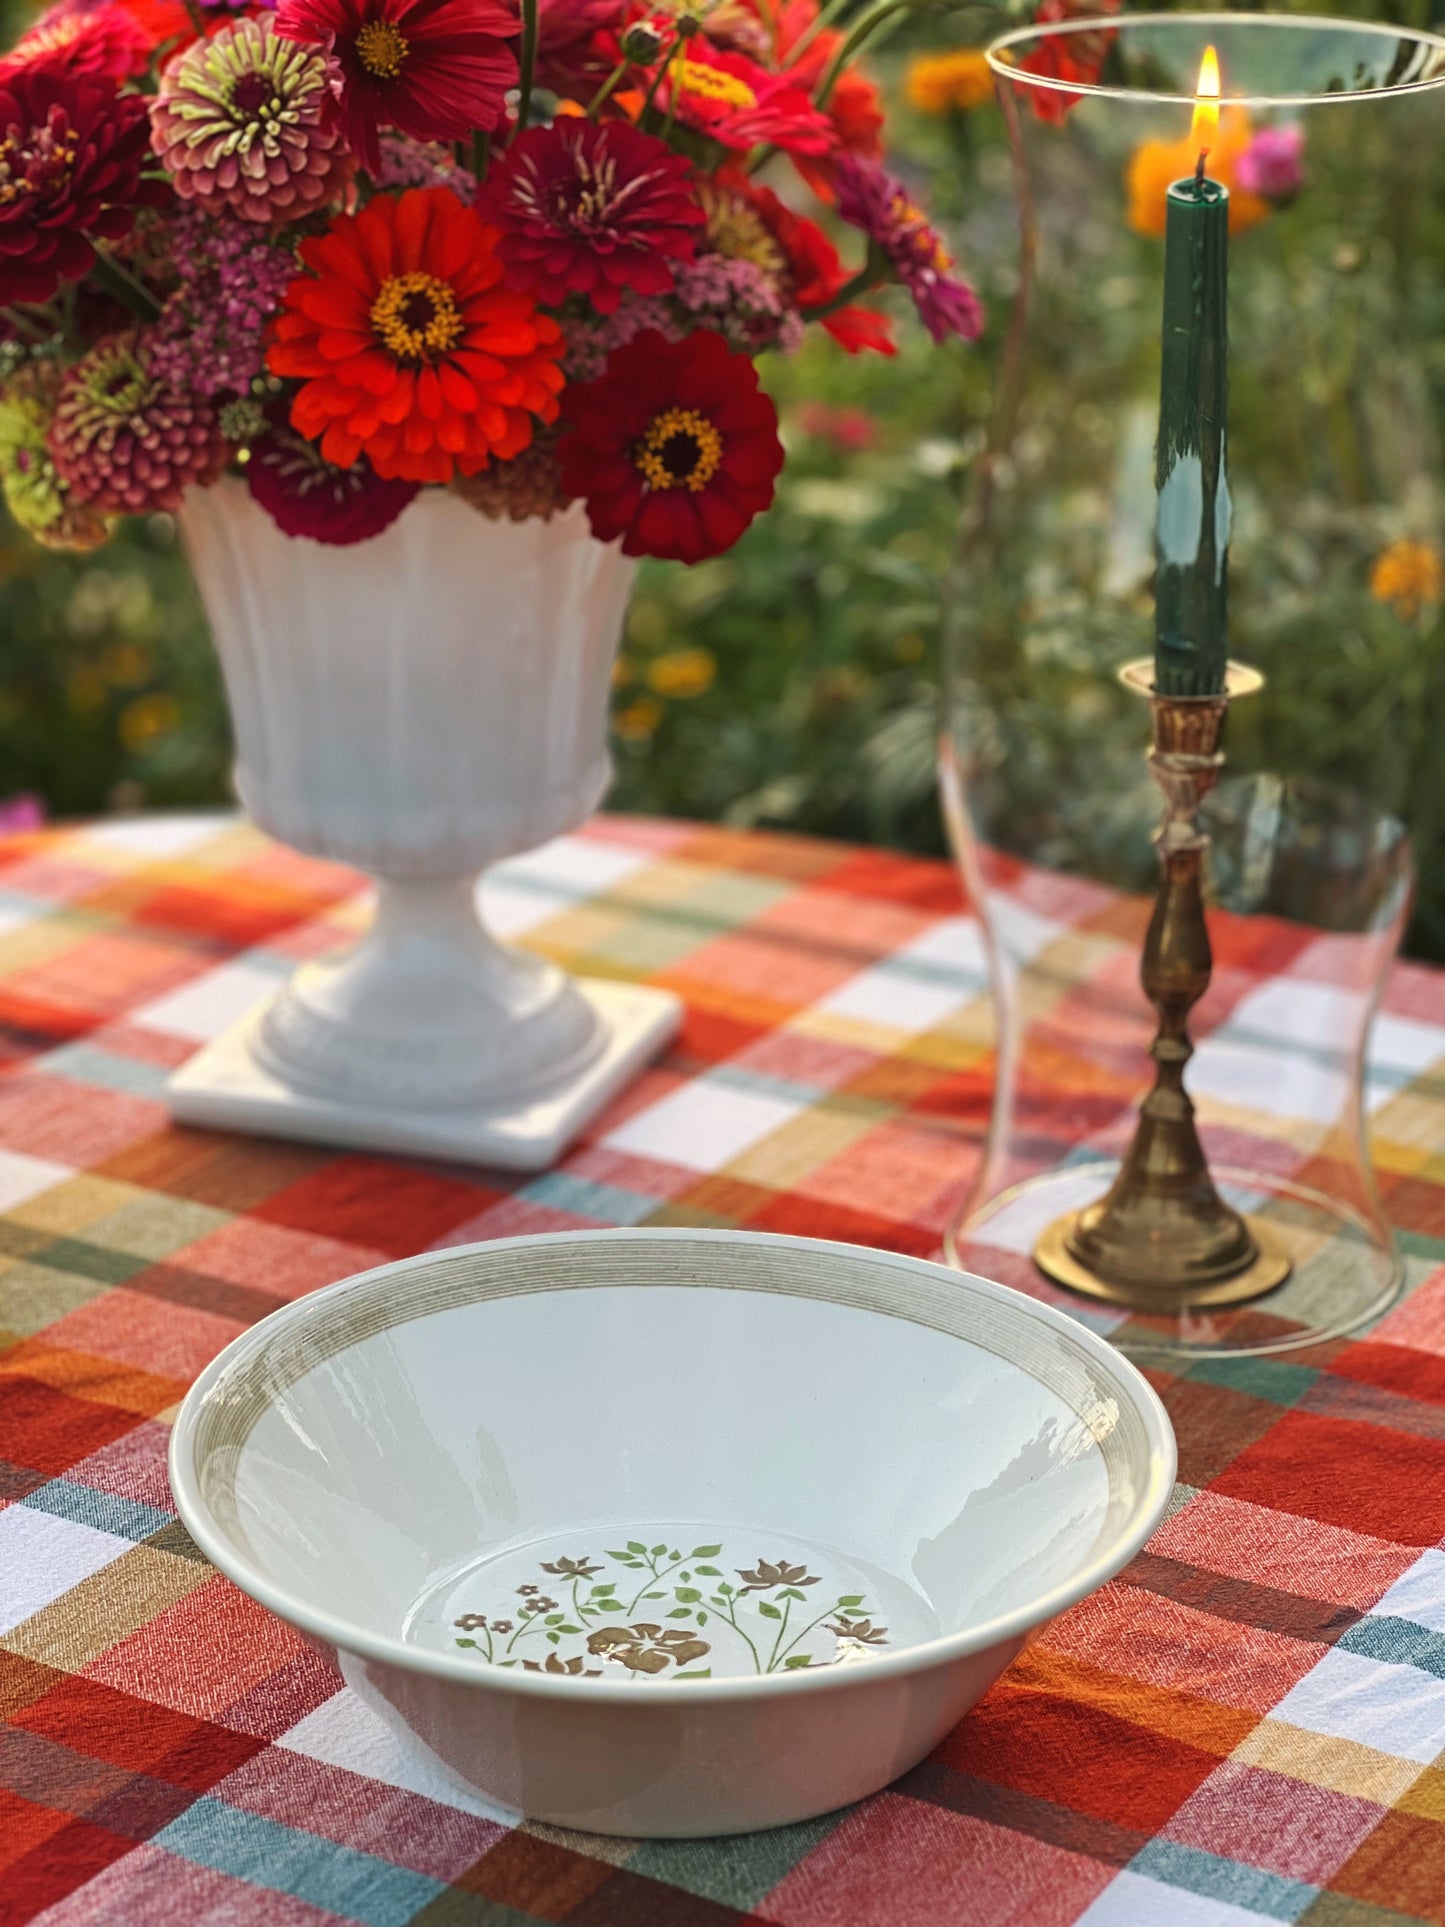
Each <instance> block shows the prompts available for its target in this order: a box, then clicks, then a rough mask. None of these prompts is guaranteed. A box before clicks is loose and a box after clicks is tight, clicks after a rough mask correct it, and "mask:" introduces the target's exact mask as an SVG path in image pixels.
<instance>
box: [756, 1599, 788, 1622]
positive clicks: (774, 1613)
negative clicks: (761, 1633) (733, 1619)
mask: <svg viewBox="0 0 1445 1927" xmlns="http://www.w3.org/2000/svg"><path fill="white" fill-rule="evenodd" d="M758 1611H759V1612H760V1613H761V1614H762V1616H763V1618H764V1619H781V1618H782V1616H783V1615H782V1614H781V1613H780V1612H779V1611H778V1609H777V1607H776V1606H775V1605H773V1603H772V1602H771V1600H767V1599H760V1600H759V1601H758Z"/></svg>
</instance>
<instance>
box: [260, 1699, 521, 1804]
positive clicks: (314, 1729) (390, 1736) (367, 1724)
mask: <svg viewBox="0 0 1445 1927" xmlns="http://www.w3.org/2000/svg"><path fill="white" fill-rule="evenodd" d="M276 1745H277V1746H284V1747H285V1748H286V1749H287V1751H288V1752H291V1753H301V1754H304V1756H305V1757H306V1758H307V1759H308V1760H318V1761H320V1763H321V1764H322V1765H323V1766H340V1767H345V1769H346V1771H347V1772H348V1773H360V1774H362V1775H364V1776H365V1778H367V1779H368V1780H380V1781H381V1783H382V1785H383V1786H393V1787H401V1788H402V1789H404V1791H406V1792H407V1793H419V1794H420V1795H421V1796H422V1798H423V1799H424V1800H435V1801H436V1802H437V1803H438V1804H439V1805H440V1806H444V1807H458V1808H460V1810H461V1811H462V1812H463V1813H475V1814H478V1815H480V1817H481V1818H482V1819H484V1820H495V1821H496V1822H497V1823H498V1825H499V1826H504V1827H514V1826H515V1825H516V1824H517V1816H516V1814H514V1813H508V1812H506V1811H505V1809H504V1808H502V1807H494V1806H493V1805H492V1803H491V1801H490V1800H483V1799H482V1798H480V1796H479V1795H477V1794H475V1793H469V1792H467V1791H466V1790H465V1788H463V1787H459V1786H457V1785H456V1784H455V1783H454V1782H453V1781H452V1780H451V1779H450V1778H449V1777H448V1775H447V1773H446V1771H445V1769H444V1768H443V1767H442V1766H441V1764H440V1762H437V1763H433V1761H432V1759H431V1758H430V1756H428V1755H427V1753H426V1751H425V1749H424V1748H423V1746H422V1744H421V1742H420V1741H419V1740H412V1741H410V1742H405V1741H403V1740H401V1739H399V1738H398V1737H397V1735H396V1734H395V1733H393V1732H392V1730H391V1728H390V1727H389V1726H388V1725H387V1724H386V1723H385V1721H384V1720H382V1719H381V1718H380V1717H379V1716H378V1715H377V1714H375V1713H373V1712H372V1710H371V1708H370V1707H369V1706H366V1705H364V1704H363V1703H362V1701H361V1700H359V1699H358V1698H357V1696H356V1694H355V1693H353V1692H352V1691H351V1690H350V1688H349V1687H348V1688H344V1689H343V1690H342V1691H341V1692H339V1693H336V1694H334V1695H333V1697H332V1698H331V1699H329V1700H325V1701H323V1703H322V1704H321V1705H320V1706H318V1707H317V1708H316V1710H315V1712H314V1713H308V1714H307V1715H306V1718H305V1719H304V1720H300V1721H298V1723H297V1724H296V1725H295V1726H293V1727H292V1728H291V1730H290V1731H289V1732H288V1733H283V1734H282V1735H281V1737H280V1739H279V1740H277V1741H276Z"/></svg>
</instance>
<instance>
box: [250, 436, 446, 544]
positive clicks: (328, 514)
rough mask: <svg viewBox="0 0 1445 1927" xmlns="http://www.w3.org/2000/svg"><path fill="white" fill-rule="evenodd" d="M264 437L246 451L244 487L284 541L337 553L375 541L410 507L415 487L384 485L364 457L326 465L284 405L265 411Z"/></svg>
mask: <svg viewBox="0 0 1445 1927" xmlns="http://www.w3.org/2000/svg"><path fill="white" fill-rule="evenodd" d="M270 419H271V427H270V430H269V432H268V433H267V434H266V435H265V436H263V437H262V439H261V440H260V441H258V442H257V443H256V444H255V446H254V447H253V448H252V450H251V459H250V461H249V462H247V464H246V481H247V484H248V486H249V487H250V490H251V493H252V495H254V496H255V498H256V500H257V501H258V502H259V503H260V504H261V506H262V508H263V509H265V511H266V513H267V514H268V515H269V516H270V517H271V519H272V520H273V521H274V522H275V524H276V526H277V527H278V528H279V529H280V530H281V532H282V533H283V534H284V535H304V536H307V537H309V539H310V540H311V541H313V542H325V543H327V544H328V545H329V546H330V547H332V548H341V547H345V546H347V545H349V544H350V543H352V542H365V541H367V540H368V539H369V538H370V537H371V536H373V535H380V534H381V532H382V530H383V529H386V528H390V527H391V524H392V523H393V522H394V521H395V520H396V518H397V516H398V515H400V514H401V512H402V510H403V509H404V508H405V507H406V506H407V504H408V503H409V502H411V501H412V500H413V499H414V498H415V496H416V495H417V493H418V492H419V490H420V488H421V484H420V482H403V481H383V480H382V478H381V476H379V475H378V474H377V472H376V470H375V469H374V468H373V467H372V466H371V463H370V462H369V461H367V459H366V457H365V456H364V455H358V456H357V458H356V460H355V461H354V462H353V463H352V464H351V466H350V468H337V467H336V466H335V465H334V464H333V463H331V462H328V461H327V459H326V457H325V456H324V455H323V454H322V453H321V450H320V449H319V448H318V447H317V446H316V444H315V443H314V442H308V441H307V439H306V437H305V436H304V435H298V434H297V433H296V430H295V429H294V428H292V427H291V425H290V423H289V422H288V420H287V404H286V403H284V402H282V403H278V404H277V406H276V407H275V408H274V409H272V410H271V411H270Z"/></svg>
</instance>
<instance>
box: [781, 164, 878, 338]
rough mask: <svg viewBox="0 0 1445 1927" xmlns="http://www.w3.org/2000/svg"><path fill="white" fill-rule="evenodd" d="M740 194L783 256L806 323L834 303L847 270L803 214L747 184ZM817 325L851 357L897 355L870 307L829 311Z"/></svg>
mask: <svg viewBox="0 0 1445 1927" xmlns="http://www.w3.org/2000/svg"><path fill="white" fill-rule="evenodd" d="M745 191H746V193H747V195H748V197H749V199H750V200H751V202H752V204H753V206H754V207H755V208H756V209H757V211H758V214H759V215H760V217H761V218H762V219H763V221H765V222H766V223H767V226H768V229H769V231H770V232H771V233H772V234H773V236H774V237H775V238H776V240H777V243H778V245H779V247H781V248H782V250H783V252H784V254H785V255H786V256H787V257H788V269H789V273H790V276H791V279H792V298H793V303H794V306H795V307H796V308H797V309H798V312H799V313H800V314H801V315H802V317H803V319H804V320H805V321H807V320H809V319H811V316H812V313H813V311H814V310H815V309H818V308H826V307H827V306H828V303H829V302H830V301H834V300H836V299H837V297H838V295H839V294H840V293H841V291H842V289H843V288H844V287H845V286H846V285H847V283H848V281H849V280H850V278H851V277H850V275H849V273H848V270H847V269H846V268H845V267H844V266H843V263H842V261H841V259H840V258H839V255H838V250H837V249H836V248H835V247H834V246H833V243H832V242H831V241H830V240H829V239H828V237H827V235H826V234H825V233H824V232H823V230H822V229H821V228H820V227H819V226H818V224H817V223H816V222H815V221H810V220H809V219H808V217H807V216H806V215H805V214H795V213H794V212H793V210H792V209H791V208H790V207H789V206H788V205H787V203H786V202H785V201H780V200H779V199H778V197H777V195H776V194H774V192H773V190H772V189H771V188H770V187H762V186H760V185H759V184H758V183H756V182H753V181H749V182H747V183H746V188H745ZM822 325H823V327H824V328H826V329H827V331H828V333H829V334H830V335H831V336H832V337H833V339H834V340H835V341H836V342H837V343H838V344H839V346H840V347H842V348H845V349H846V350H847V351H848V353H849V354H850V355H856V354H861V353H862V352H863V350H864V349H865V348H871V349H873V350H874V351H875V353H877V354H880V355H895V354H897V352H898V350H897V347H896V346H895V345H894V341H893V331H892V329H891V327H890V326H889V322H888V318H887V316H886V315H881V314H877V313H875V312H874V310H873V309H871V308H858V307H847V308H834V309H833V310H832V311H831V312H830V313H828V314H826V315H824V316H823V317H822Z"/></svg>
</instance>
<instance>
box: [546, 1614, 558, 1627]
mask: <svg viewBox="0 0 1445 1927" xmlns="http://www.w3.org/2000/svg"><path fill="white" fill-rule="evenodd" d="M542 1623H543V1625H545V1626H560V1625H561V1624H562V1615H561V1613H548V1615H547V1617H546V1619H545V1620H544V1621H543V1622H542Z"/></svg>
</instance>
